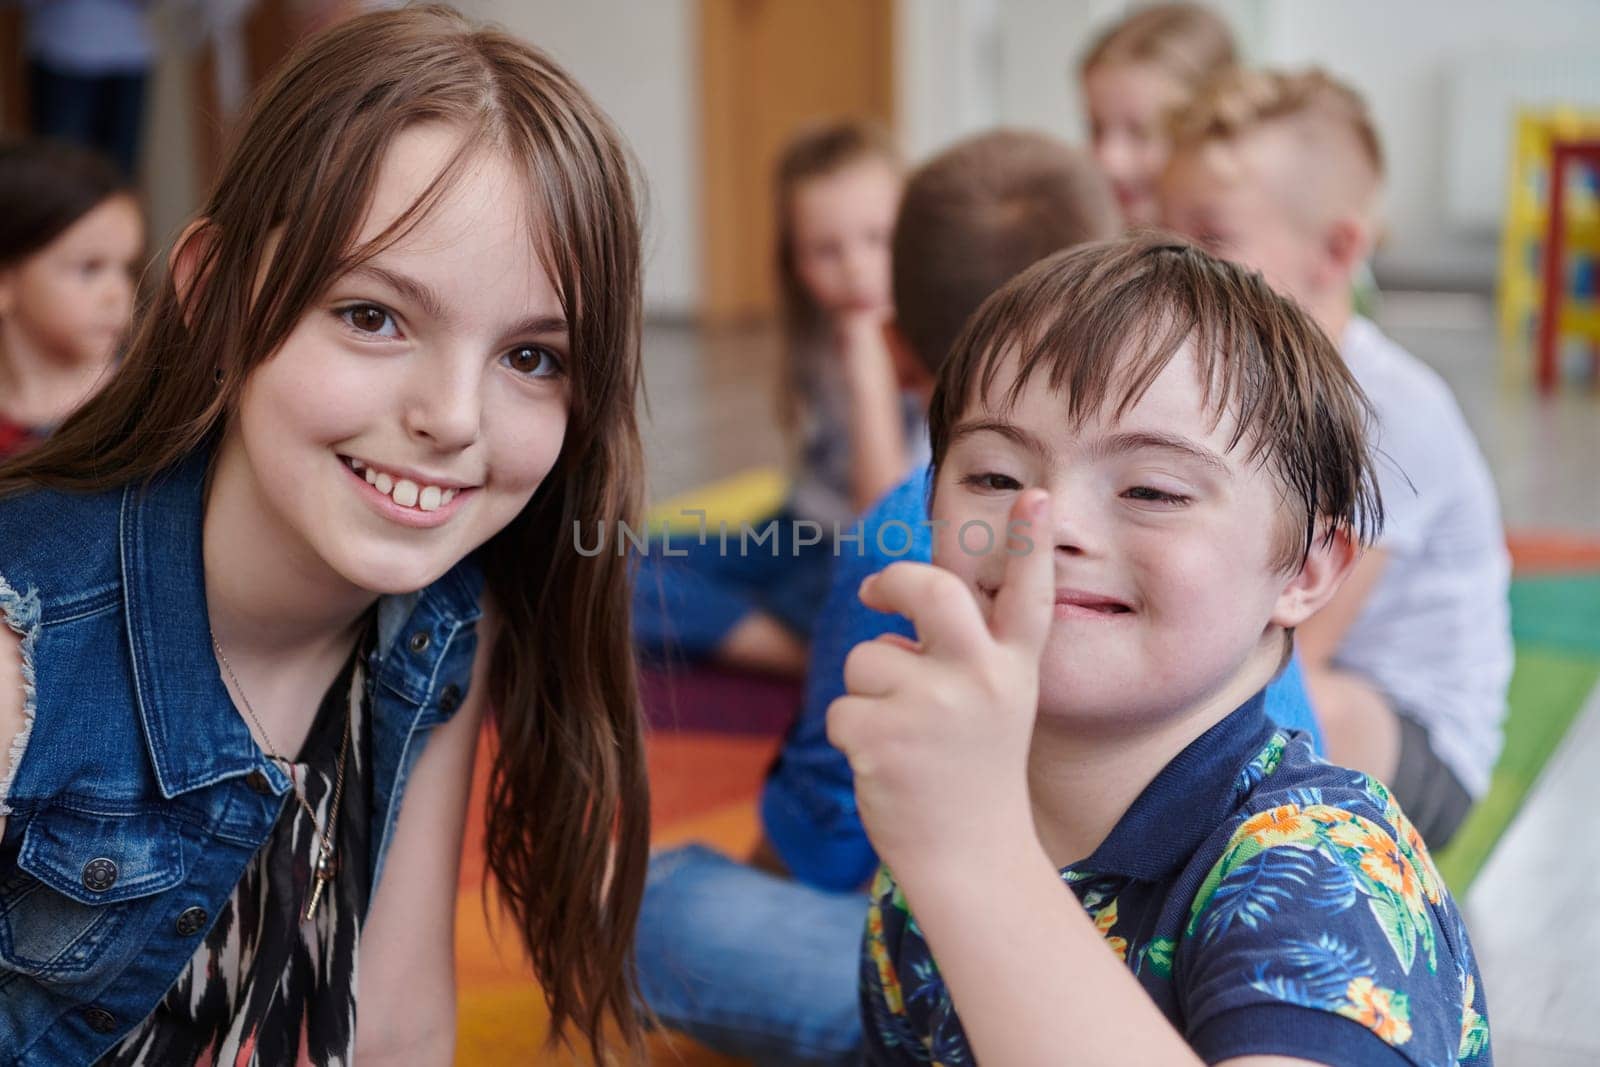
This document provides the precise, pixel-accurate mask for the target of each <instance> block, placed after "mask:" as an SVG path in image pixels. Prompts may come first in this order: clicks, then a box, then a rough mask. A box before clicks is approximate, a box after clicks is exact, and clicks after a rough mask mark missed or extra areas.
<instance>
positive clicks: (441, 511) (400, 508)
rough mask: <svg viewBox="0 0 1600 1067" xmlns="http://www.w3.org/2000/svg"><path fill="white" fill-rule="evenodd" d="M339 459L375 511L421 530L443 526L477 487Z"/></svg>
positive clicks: (463, 505)
mask: <svg viewBox="0 0 1600 1067" xmlns="http://www.w3.org/2000/svg"><path fill="white" fill-rule="evenodd" d="M339 459H340V460H341V461H342V462H343V463H344V465H345V468H346V469H347V470H349V472H350V474H351V475H352V477H354V478H355V479H357V481H356V482H355V485H354V487H355V489H356V492H357V493H359V494H360V495H361V496H362V497H363V498H364V499H366V500H368V501H370V502H371V504H372V506H373V508H375V509H376V510H377V512H378V514H380V515H382V516H383V517H384V518H386V519H390V520H392V521H394V522H398V523H400V524H401V525H402V526H415V527H418V528H420V529H429V528H432V527H434V526H443V525H444V524H445V523H447V522H449V521H450V519H451V518H452V517H453V516H454V515H455V514H456V513H457V512H458V511H459V510H461V508H463V507H465V506H466V503H467V501H468V500H470V499H471V497H472V493H473V491H474V490H475V489H476V488H477V486H476V485H470V484H467V483H464V482H459V481H454V480H451V479H447V478H439V477H430V476H428V475H425V474H419V473H414V472H410V471H405V470H402V469H400V468H396V467H375V466H372V465H371V464H368V463H364V462H362V461H361V460H359V459H352V458H350V457H349V456H340V457H339ZM362 486H365V487H366V488H364V489H363V488H361V487H362Z"/></svg>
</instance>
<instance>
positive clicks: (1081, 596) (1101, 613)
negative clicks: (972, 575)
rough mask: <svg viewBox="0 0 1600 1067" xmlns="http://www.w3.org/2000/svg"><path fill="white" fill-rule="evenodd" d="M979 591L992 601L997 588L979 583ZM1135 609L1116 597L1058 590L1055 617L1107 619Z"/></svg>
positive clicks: (1130, 612)
mask: <svg viewBox="0 0 1600 1067" xmlns="http://www.w3.org/2000/svg"><path fill="white" fill-rule="evenodd" d="M978 591H979V592H981V593H982V594H983V597H984V599H985V600H989V601H992V600H993V599H994V596H995V593H996V591H997V590H996V587H994V586H991V585H984V584H982V583H979V585H978ZM1133 613H1134V612H1133V608H1132V607H1130V606H1129V605H1128V604H1127V603H1126V602H1124V601H1121V600H1118V599H1117V598H1116V597H1109V596H1102V595H1101V594H1099V593H1090V592H1085V591H1084V590H1082V589H1057V590H1056V605H1055V617H1056V618H1057V619H1072V618H1080V619H1081V618H1091V619H1106V618H1115V617H1117V616H1119V615H1132V614H1133Z"/></svg>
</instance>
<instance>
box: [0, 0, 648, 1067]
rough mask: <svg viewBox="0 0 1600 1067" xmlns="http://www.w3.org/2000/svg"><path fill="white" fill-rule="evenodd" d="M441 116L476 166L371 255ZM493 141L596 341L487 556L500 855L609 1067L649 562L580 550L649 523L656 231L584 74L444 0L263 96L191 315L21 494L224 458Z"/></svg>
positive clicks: (575, 346) (174, 321)
mask: <svg viewBox="0 0 1600 1067" xmlns="http://www.w3.org/2000/svg"><path fill="white" fill-rule="evenodd" d="M430 121H432V122H448V123H452V124H455V125H458V126H459V127H460V128H461V129H462V131H463V133H464V141H463V143H462V146H461V148H460V150H459V151H458V152H457V153H456V154H455V156H454V157H453V158H452V159H451V160H449V161H448V162H447V163H446V164H445V165H444V167H443V168H442V169H441V172H440V174H439V176H438V178H437V179H436V180H435V181H434V182H433V184H432V185H431V186H430V188H429V189H428V191H427V192H425V193H424V195H423V196H422V197H421V198H420V200H419V202H418V203H417V204H415V205H413V206H412V208H411V210H410V211H409V212H408V213H407V214H406V216H405V217H403V218H402V219H400V220H399V221H397V222H396V224H395V225H394V226H393V227H391V228H390V231H389V232H388V233H386V234H384V235H382V236H380V237H379V238H378V239H377V240H376V241H374V242H372V243H371V244H369V245H367V246H364V247H359V248H357V247H353V243H354V241H355V238H356V235H357V233H358V230H359V227H360V224H361V222H362V218H363V215H364V212H365V210H366V206H367V204H368V203H369V201H370V198H371V194H372V189H373V185H374V181H375V179H376V175H377V172H378V167H379V164H380V162H381V161H382V158H383V155H384V152H385V150H386V148H387V146H388V145H389V143H390V142H391V141H392V140H393V139H394V136H395V134H396V133H397V132H398V131H400V130H402V129H405V128H406V127H408V126H410V125H413V124H416V123H420V122H430ZM484 149H487V150H491V151H495V152H498V153H501V154H503V155H504V156H505V157H506V158H507V159H509V160H511V161H512V162H513V164H514V165H516V166H520V167H522V168H523V169H524V171H525V174H526V178H527V182H526V185H527V190H528V195H529V198H530V205H529V206H530V212H529V217H530V218H532V219H534V220H535V223H536V234H537V236H536V238H535V239H536V240H537V241H538V242H539V244H540V247H539V248H538V252H539V254H540V257H541V260H542V262H543V264H544V266H545V269H546V270H547V271H548V273H549V275H550V278H551V280H552V282H553V283H554V284H555V285H556V287H557V288H558V289H559V291H560V293H561V301H562V305H563V308H564V310H565V312H566V316H567V320H568V322H569V324H570V330H571V345H572V351H571V360H570V363H571V366H570V373H571V379H572V381H571V397H572V399H571V412H570V417H569V420H568V423H567V433H566V439H565V442H564V443H563V446H562V451H561V456H560V458H559V460H558V461H557V463H556V466H555V468H554V469H553V470H552V471H551V473H550V475H549V476H548V477H547V478H546V480H545V482H544V484H543V485H542V486H541V487H540V488H539V490H538V492H537V493H536V494H535V495H534V497H533V499H532V501H531V502H530V503H529V504H528V506H527V507H526V508H525V509H524V510H523V512H522V513H521V514H520V515H518V516H517V518H516V519H515V520H513V521H512V522H511V524H510V525H509V526H507V527H506V528H505V529H504V530H502V531H501V532H500V533H498V534H497V535H495V537H494V538H493V539H491V540H490V541H489V542H488V543H487V544H486V545H485V546H484V547H483V548H482V549H481V550H480V553H479V556H480V558H481V560H482V563H483V566H484V571H485V573H486V575H487V582H488V595H489V596H490V598H491V599H492V601H493V603H494V605H495V607H496V608H497V609H498V612H499V614H500V617H501V619H502V622H503V625H502V626H501V628H500V631H499V633H498V635H497V636H496V638H495V640H494V645H493V648H492V650H489V651H488V653H487V654H488V655H490V656H491V660H490V675H489V684H490V694H489V696H490V699H491V706H492V707H493V708H494V709H495V711H496V716H495V721H496V723H497V726H498V732H499V747H498V753H497V755H496V759H495V765H494V770H493V778H492V782H491V785H490V792H489V814H488V842H487V849H488V859H489V866H490V869H491V871H492V872H493V875H494V879H495V881H496V883H497V885H498V888H499V890H500V896H501V899H502V903H503V904H504V906H506V907H507V908H508V909H509V911H510V912H511V914H512V916H513V917H514V918H515V920H516V922H517V925H518V927H519V929H520V932H521V935H522V938H523V940H524V942H525V944H526V946H527V951H528V953H529V955H530V957H531V959H532V962H533V966H534V970H535V972H536V974H537V976H538V979H539V981H540V982H541V983H542V985H543V988H544V994H545V997H546V999H547V1001H548V1003H549V1008H550V1014H551V1022H552V1029H551V1035H550V1038H551V1041H552V1042H555V1041H558V1040H564V1039H565V1033H566V1028H567V1027H568V1026H572V1027H575V1028H576V1029H577V1030H578V1031H579V1033H580V1034H581V1035H582V1037H583V1038H584V1039H586V1041H587V1043H588V1045H589V1047H590V1049H591V1051H592V1052H593V1053H594V1054H595V1055H596V1056H597V1057H599V1056H600V1055H601V1054H602V1051H603V1036H602V1034H603V1030H604V1029H605V1027H606V1023H607V1020H608V1018H609V1019H611V1020H614V1022H615V1023H616V1024H617V1025H618V1027H619V1029H620V1031H621V1033H622V1035H623V1038H624V1040H625V1041H626V1042H628V1043H629V1044H630V1045H632V1046H634V1047H635V1048H637V1043H638V1039H639V1031H640V1026H639V1015H638V1010H637V1008H636V1003H637V999H636V982H635V976H634V970H633V957H632V943H633V931H634V922H635V918H636V915H637V912H638V908H639V901H640V898H641V896H642V894H643V890H644V875H645V865H646V862H647V853H648V847H649V792H648V788H647V785H646V780H645V765H644V752H643V734H642V729H641V720H640V714H639V704H638V693H637V679H636V676H635V672H634V661H633V653H632V646H631V640H630V622H629V595H628V585H627V582H628V575H627V570H626V561H625V559H623V558H622V557H620V556H618V555H616V554H614V553H601V554H599V555H596V556H593V557H585V556H583V555H581V554H580V553H578V552H577V551H576V550H575V547H574V544H573V542H572V540H571V539H572V537H573V531H574V530H575V529H576V528H578V526H577V524H581V525H582V527H583V528H592V526H593V525H594V524H599V525H600V527H601V529H616V528H617V523H619V522H621V521H625V520H626V521H630V522H633V521H635V520H636V518H637V514H638V511H639V507H640V500H641V479H642V474H641V471H642V461H641V455H640V447H639V436H638V427H637V424H636V421H635V402H636V398H637V394H638V389H639V325H640V280H639V270H640V267H639V246H640V238H639V220H638V215H637V209H636V204H635V197H634V190H633V185H634V183H633V178H632V170H633V168H632V162H631V158H630V157H629V155H628V153H627V150H626V148H625V147H624V145H623V142H622V139H621V137H620V136H619V135H618V133H617V131H616V130H615V128H614V127H613V126H612V124H611V122H610V120H608V119H607V118H606V116H605V115H604V114H602V113H601V111H600V110H599V108H598V107H596V106H595V104H594V102H593V101H592V100H590V98H589V97H588V95H587V94H586V93H585V92H584V91H583V90H582V89H581V88H580V87H579V86H578V85H577V84H576V83H575V82H574V81H573V80H572V79H571V78H570V77H569V76H568V75H567V74H566V73H565V72H564V71H563V70H561V69H560V68H559V67H557V66H556V65H555V64H554V63H553V62H551V60H550V59H549V58H548V57H547V56H546V55H544V53H542V52H540V51H539V50H538V49H536V48H532V47H530V46H528V45H526V44H524V43H522V42H520V41H517V40H515V39H513V38H511V37H509V36H506V35H504V34H502V33H498V32H493V31H488V30H483V29H478V28H475V27H474V26H472V25H471V24H470V23H468V22H466V21H465V20H464V19H462V18H461V17H460V16H459V15H457V14H456V13H455V12H453V11H451V10H449V9H448V8H445V7H441V6H431V5H430V6H423V7H412V8H407V9H405V10H402V11H396V12H383V13H378V14H373V15H368V16H365V17H362V18H359V19H355V20H353V21H351V22H348V23H345V24H343V25H342V26H339V27H336V28H335V29H333V30H330V31H328V32H326V33H324V34H321V35H319V36H318V37H316V38H314V39H312V40H311V41H310V42H308V43H307V44H306V45H305V46H303V47H302V48H301V49H300V50H299V51H298V52H297V53H296V54H295V55H293V56H292V57H290V59H289V60H288V61H286V63H285V65H284V66H283V67H282V68H281V69H280V70H279V72H278V73H277V74H276V76H275V77H273V78H272V79H271V81H270V82H269V83H268V84H266V85H265V86H263V88H262V89H261V91H260V93H259V95H258V97H257V98H256V100H255V101H254V103H253V105H252V110H251V113H250V116H249V118H248V120H247V121H246V123H245V124H244V127H243V130H242V133H241V135H240V136H239V139H238V143H237V145H236V146H235V147H234V148H233V150H232V152H231V153H230V156H229V159H228V161H227V164H226V166H225V167H224V169H223V172H222V175H221V177H220V178H219V180H218V182H217V186H216V188H215V190H214V191H213V192H212V194H211V196H210V199H209V200H208V202H207V203H206V205H205V209H204V211H203V212H202V213H201V220H202V221H201V223H200V224H199V225H198V226H197V227H196V228H194V229H193V230H191V231H190V232H188V233H186V234H185V237H184V240H185V241H186V242H198V243H195V244H193V248H192V249H186V250H184V252H185V254H187V253H188V252H191V251H192V252H193V254H194V255H195V256H196V257H197V258H196V262H197V270H196V275H195V276H196V278H197V279H198V281H197V283H196V284H195V285H194V286H193V287H192V290H191V291H190V292H189V293H188V294H186V295H185V297H184V298H183V299H182V301H181V303H180V297H179V294H178V293H177V291H176V289H175V287H174V284H173V282H172V280H171V279H170V278H169V279H166V280H165V281H163V282H162V284H161V285H160V287H159V290H158V291H157V293H156V295H155V296H154V297H153V299H152V301H151V303H150V305H149V306H148V307H147V308H145V309H144V311H143V314H142V315H141V316H140V326H139V328H138V332H137V335H136V337H135V340H134V342H133V344H132V347H131V349H130V351H129V352H128V354H127V357H126V359H125V360H124V362H123V364H122V367H121V368H120V370H119V372H118V373H117V374H116V376H115V377H114V378H113V379H112V381H111V382H110V383H109V384H108V385H107V387H106V389H105V390H104V391H103V392H102V393H101V394H100V395H99V396H97V397H96V398H95V399H93V400H91V401H89V402H88V403H87V404H86V405H85V406H84V407H83V408H82V409H80V410H79V411H78V412H77V413H76V414H75V415H74V416H73V417H72V418H70V419H69V420H68V421H67V422H66V423H65V424H64V425H63V426H62V427H61V429H60V430H59V432H58V433H57V434H56V435H55V436H54V437H53V438H51V439H50V440H49V441H47V442H46V443H44V444H43V445H41V446H40V447H39V448H38V449H36V450H35V451H34V452H32V453H31V454H29V455H27V456H25V457H23V458H21V459H20V460H18V461H15V462H13V463H11V464H10V465H8V466H5V467H0V494H7V493H12V492H17V491H21V490H24V489H26V488H30V487H33V486H40V485H43V486H49V487H53V488H56V489H63V490H69V491H94V490H99V489H105V488H109V487H112V486H115V485H120V484H125V483H128V482H132V481H139V480H144V479H148V478H150V477H152V476H154V475H156V474H158V473H159V472H161V471H163V470H165V469H167V468H170V467H171V466H173V465H174V464H176V463H178V462H179V461H180V460H182V459H183V458H184V457H186V456H188V455H189V454H191V453H193V452H194V451H195V450H196V449H201V448H206V447H209V446H210V445H211V443H212V442H214V441H215V440H216V439H217V437H218V435H219V434H220V432H221V430H222V427H223V425H224V424H225V422H226V419H227V417H228V414H229V412H230V411H231V410H232V409H233V407H234V403H235V399H236V398H237V396H238V394H239V391H240V388H241V386H242V384H243V382H244V381H245V379H246V378H247V377H248V376H249V375H250V373H251V371H252V369H253V368H255V367H256V366H257V365H259V364H260V363H261V362H262V361H264V360H266V359H268V358H270V357H271V355H272V354H273V352H275V351H276V350H277V348H278V346H279V345H280V344H281V343H282V342H283V340H284V339H285V338H286V337H287V336H288V334H289V333H290V331H291V330H292V329H293V327H294V325H295V323H296V322H297V321H298V320H299V319H300V318H301V316H302V315H303V314H305V313H307V311H308V309H309V308H310V307H311V305H312V303H313V301H315V300H316V299H317V298H318V296H319V295H320V294H321V293H322V292H323V291H324V290H325V289H326V287H327V286H328V285H329V284H331V283H332V282H333V281H334V280H335V279H336V278H338V277H339V276H340V275H342V274H343V273H344V272H346V271H348V270H349V269H350V268H351V267H353V266H354V265H356V264H358V263H360V262H361V261H363V260H364V259H368V258H370V257H371V256H372V255H374V254H376V253H377V252H378V251H379V250H381V248H382V247H384V246H385V245H387V244H389V243H392V241H393V240H395V239H396V238H398V237H399V236H401V235H402V234H403V233H404V232H405V231H406V229H407V228H408V227H409V226H411V225H413V224H414V223H415V221H416V220H417V219H418V218H419V217H421V215H422V214H423V213H424V212H426V211H427V210H428V208H429V206H430V205H431V204H433V203H434V202H436V201H437V199H438V197H439V196H440V194H441V193H442V192H443V191H444V190H445V189H446V188H447V187H448V183H449V182H450V180H451V178H452V177H453V175H454V174H456V173H457V172H458V170H459V168H460V167H461V165H462V164H463V163H464V162H465V161H466V160H467V158H468V157H469V156H470V155H471V154H472V153H473V152H475V151H479V150H484ZM258 276H259V280H260V281H259V287H258V286H257V285H256V282H257V279H258ZM254 293H259V296H256V295H253V294H254Z"/></svg>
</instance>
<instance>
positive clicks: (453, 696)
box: [439, 685, 461, 715]
mask: <svg viewBox="0 0 1600 1067" xmlns="http://www.w3.org/2000/svg"><path fill="white" fill-rule="evenodd" d="M460 705H461V687H460V686H458V685H447V686H445V687H444V688H443V689H441V690H439V710H440V711H442V712H444V713H445V714H446V715H448V714H450V712H452V711H455V710H456V708H458V707H459V706H460Z"/></svg>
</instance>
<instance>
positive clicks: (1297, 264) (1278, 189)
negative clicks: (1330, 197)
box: [1161, 134, 1330, 308]
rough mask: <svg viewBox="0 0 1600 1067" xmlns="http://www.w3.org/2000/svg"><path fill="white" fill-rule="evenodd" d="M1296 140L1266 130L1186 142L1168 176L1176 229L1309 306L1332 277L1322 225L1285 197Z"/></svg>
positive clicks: (1166, 211)
mask: <svg viewBox="0 0 1600 1067" xmlns="http://www.w3.org/2000/svg"><path fill="white" fill-rule="evenodd" d="M1288 150H1289V145H1287V144H1285V143H1279V141H1278V140H1277V139H1275V138H1271V137H1267V136H1263V135H1262V134H1249V135H1246V136H1244V137H1241V138H1239V139H1237V140H1235V141H1232V142H1229V143H1227V144H1225V145H1224V144H1215V143H1212V144H1206V145H1201V146H1196V147H1192V148H1186V149H1184V150H1182V151H1180V152H1178V153H1177V154H1176V155H1174V156H1173V158H1172V160H1171V162H1170V163H1169V164H1168V166H1167V170H1166V173H1165V174H1164V175H1163V177H1162V182H1161V206H1162V217H1163V221H1164V223H1165V225H1166V226H1167V228H1168V229H1170V230H1173V231H1174V232H1176V233H1180V234H1182V235H1183V236H1185V237H1187V238H1189V239H1190V240H1192V241H1193V242H1194V243H1195V244H1197V245H1199V246H1200V247H1201V248H1203V249H1205V250H1206V251H1207V252H1209V253H1211V254H1212V255H1214V256H1216V257H1218V258H1219V259H1228V260H1232V261H1233V262H1235V263H1239V264H1242V265H1244V266H1246V267H1249V268H1250V269H1251V270H1256V271H1260V272H1261V274H1262V276H1263V277H1264V278H1266V280H1267V283H1268V284H1269V285H1271V286H1272V287H1273V288H1274V289H1276V290H1278V292H1280V293H1283V294H1284V295H1286V296H1289V297H1292V298H1293V299H1295V300H1296V301H1298V302H1299V303H1301V304H1302V305H1304V306H1306V307H1308V308H1314V307H1316V306H1318V304H1319V303H1320V301H1321V297H1322V294H1323V292H1324V290H1325V289H1326V287H1327V285H1328V284H1329V280H1330V279H1329V269H1328V264H1327V263H1326V262H1325V257H1324V256H1322V255H1321V252H1322V247H1321V246H1322V241H1321V240H1320V236H1319V234H1318V233H1317V232H1316V228H1315V227H1313V226H1311V225H1310V224H1309V223H1308V221H1307V220H1305V219H1302V218H1300V217H1299V216H1298V215H1297V214H1296V213H1295V212H1294V210H1293V209H1292V208H1291V207H1290V206H1289V205H1288V204H1287V203H1286V202H1285V201H1286V196H1285V193H1284V184H1283V183H1284V182H1287V181H1292V180H1293V174H1292V173H1291V172H1292V170H1293V163H1292V161H1290V160H1288V159H1285V158H1283V153H1284V152H1286V151H1288Z"/></svg>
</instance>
